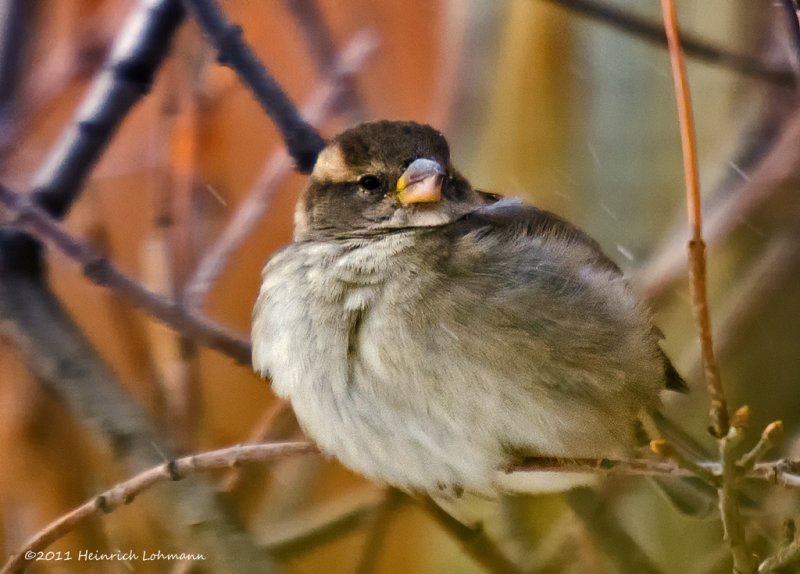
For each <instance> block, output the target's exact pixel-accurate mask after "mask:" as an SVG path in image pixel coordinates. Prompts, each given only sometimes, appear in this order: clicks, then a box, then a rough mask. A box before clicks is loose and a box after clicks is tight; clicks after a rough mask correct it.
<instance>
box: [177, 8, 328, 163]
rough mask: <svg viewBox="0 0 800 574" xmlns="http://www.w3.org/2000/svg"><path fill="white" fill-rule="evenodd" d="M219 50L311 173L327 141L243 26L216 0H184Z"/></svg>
mask: <svg viewBox="0 0 800 574" xmlns="http://www.w3.org/2000/svg"><path fill="white" fill-rule="evenodd" d="M183 2H184V4H185V5H186V6H187V8H189V10H190V11H191V12H192V14H193V15H194V17H195V18H196V20H197V21H198V23H199V24H200V26H201V27H202V28H203V30H204V31H205V33H206V34H207V35H208V36H209V37H210V39H211V41H212V42H213V44H214V46H215V47H216V48H217V51H218V53H219V61H220V63H222V64H225V65H229V66H231V67H232V68H233V69H235V70H236V72H237V74H239V78H240V79H241V80H242V82H244V83H245V84H246V85H247V86H248V87H249V88H250V89H251V90H252V92H253V93H254V94H255V96H256V99H257V100H258V102H259V103H260V104H261V107H262V108H263V109H264V111H266V112H267V114H268V115H269V116H270V117H271V118H272V120H273V121H274V122H275V125H276V126H277V127H278V129H279V130H280V132H281V134H282V135H283V140H284V141H285V142H286V147H287V149H288V150H289V154H290V155H291V156H292V158H294V160H295V163H296V164H297V170H298V171H300V172H301V173H310V172H311V169H312V168H313V167H314V162H315V161H316V160H317V155H319V152H320V151H322V148H323V147H325V141H324V140H323V139H322V136H320V135H319V132H317V130H316V129H314V127H313V126H311V124H309V123H308V122H306V121H305V120H304V119H303V118H302V117H301V116H300V114H299V113H298V112H297V108H295V106H294V104H293V103H292V102H291V100H290V99H289V98H288V96H287V95H286V94H285V93H284V91H283V90H282V89H281V87H280V86H279V85H278V83H277V82H276V81H275V79H274V78H272V76H270V74H269V72H267V70H266V68H265V67H264V65H263V64H262V63H261V62H260V61H259V60H258V58H256V56H255V54H254V53H253V51H252V50H251V49H250V47H249V46H248V45H247V43H246V42H245V41H244V40H243V39H242V29H241V27H239V26H236V25H233V24H230V23H229V22H228V21H227V19H226V18H225V14H224V12H223V11H222V9H221V8H220V7H219V6H218V5H217V3H216V2H215V1H214V0H183Z"/></svg>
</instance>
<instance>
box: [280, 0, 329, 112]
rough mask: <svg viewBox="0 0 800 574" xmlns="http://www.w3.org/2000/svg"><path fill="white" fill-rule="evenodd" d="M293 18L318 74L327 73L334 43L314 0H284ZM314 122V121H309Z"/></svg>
mask: <svg viewBox="0 0 800 574" xmlns="http://www.w3.org/2000/svg"><path fill="white" fill-rule="evenodd" d="M284 4H286V6H287V7H288V8H289V10H290V11H291V13H292V16H294V19H295V20H296V21H297V23H298V24H299V26H300V31H301V32H302V33H303V38H304V39H305V42H306V46H308V49H309V51H310V52H311V57H312V59H313V60H314V64H316V66H317V72H318V73H319V74H322V75H324V74H327V73H328V71H329V70H330V69H331V68H332V67H333V62H334V54H336V51H337V50H336V43H335V42H334V41H333V36H331V32H330V30H329V29H328V27H327V26H326V25H325V21H324V20H323V19H322V14H321V13H320V10H319V5H318V4H317V2H316V0H285V1H284ZM311 123H314V122H311Z"/></svg>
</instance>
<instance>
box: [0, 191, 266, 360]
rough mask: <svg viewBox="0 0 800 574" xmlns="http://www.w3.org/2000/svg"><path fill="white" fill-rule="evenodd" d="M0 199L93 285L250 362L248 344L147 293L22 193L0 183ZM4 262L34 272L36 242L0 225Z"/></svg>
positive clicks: (37, 264) (0, 256) (0, 252)
mask: <svg viewBox="0 0 800 574" xmlns="http://www.w3.org/2000/svg"><path fill="white" fill-rule="evenodd" d="M0 204H3V205H5V206H6V207H7V208H8V209H9V210H10V211H11V212H12V213H14V214H15V215H16V216H17V218H18V220H19V222H20V224H21V225H22V226H24V227H25V228H26V230H27V231H30V232H31V233H33V234H35V235H36V236H37V237H39V238H41V239H43V240H44V241H47V242H48V243H51V244H53V245H55V246H56V247H58V249H60V250H61V251H62V252H64V254H65V255H67V256H68V257H69V258H70V259H73V260H74V261H76V262H78V263H79V264H80V265H81V266H82V267H83V270H84V272H85V273H86V276H87V277H88V278H89V279H91V280H92V281H93V282H95V283H97V284H98V285H106V286H108V287H111V288H112V289H114V290H115V291H116V292H117V293H119V294H120V295H122V296H123V297H125V298H126V299H128V300H129V301H130V302H131V303H132V304H134V305H136V306H137V307H141V308H142V309H144V310H145V311H146V312H147V313H149V314H150V315H152V316H153V317H155V318H157V319H159V320H161V321H163V322H164V323H166V324H167V325H169V326H170V327H172V328H174V329H175V330H176V331H178V332H180V333H182V334H184V335H186V336H187V337H189V338H191V339H195V340H197V341H198V342H199V343H202V344H204V345H206V346H208V347H211V348H213V349H217V350H219V351H221V352H223V353H225V354H226V355H228V356H230V357H233V358H234V359H236V360H237V361H240V362H242V363H247V362H249V361H250V343H249V342H248V341H247V339H244V338H242V337H239V336H237V335H235V334H233V333H230V332H228V331H227V330H226V329H224V328H223V327H221V326H220V325H217V324H216V323H215V322H213V321H211V320H209V319H207V318H205V317H201V316H198V315H194V314H193V313H190V312H189V311H187V310H186V309H184V308H183V307H182V306H181V305H180V304H179V303H178V302H177V301H175V300H173V299H170V298H168V297H165V296H163V295H159V294H157V293H153V292H152V291H149V290H148V289H146V288H145V287H143V286H142V285H141V284H140V283H138V282H137V281H135V280H133V279H132V278H130V277H128V276H127V275H125V274H124V273H122V272H121V271H119V270H118V269H117V268H116V267H114V266H113V265H112V264H111V263H110V262H109V261H108V260H107V259H106V258H104V257H102V256H101V255H100V254H99V253H97V252H96V251H95V250H94V249H92V248H91V247H90V246H89V245H87V244H85V243H83V242H81V241H79V240H77V239H75V238H74V237H72V236H71V235H69V234H68V233H67V232H66V231H64V229H63V228H62V227H61V226H60V225H59V224H58V222H56V221H55V220H54V219H53V218H51V217H50V216H48V215H47V213H46V212H45V211H44V210H43V209H42V208H40V207H38V206H36V205H34V204H33V203H32V202H31V201H30V199H29V198H28V197H27V196H23V195H20V194H18V193H15V192H13V191H11V190H10V189H8V188H6V187H4V186H2V185H0ZM3 258H5V260H6V261H7V263H8V265H9V266H13V267H15V268H22V267H25V268H28V269H29V270H32V271H36V270H38V269H39V267H40V265H42V262H41V261H40V251H39V247H38V243H36V242H35V240H33V239H32V238H30V237H28V236H26V235H25V234H23V233H21V232H20V231H18V230H13V229H6V230H3V233H2V234H0V260H2V259H3Z"/></svg>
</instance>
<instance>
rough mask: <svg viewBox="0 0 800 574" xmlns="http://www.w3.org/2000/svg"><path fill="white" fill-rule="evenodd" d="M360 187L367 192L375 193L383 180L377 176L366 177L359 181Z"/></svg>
mask: <svg viewBox="0 0 800 574" xmlns="http://www.w3.org/2000/svg"><path fill="white" fill-rule="evenodd" d="M358 185H360V186H361V188H362V189H365V190H367V191H375V190H376V189H378V188H379V187H380V186H381V180H380V178H379V177H378V176H376V175H364V176H361V178H360V179H359V180H358Z"/></svg>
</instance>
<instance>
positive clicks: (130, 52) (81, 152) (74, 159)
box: [34, 0, 184, 218]
mask: <svg viewBox="0 0 800 574" xmlns="http://www.w3.org/2000/svg"><path fill="white" fill-rule="evenodd" d="M183 16H184V12H183V8H182V6H181V3H180V0H157V1H150V2H139V3H138V4H137V6H136V7H135V8H134V9H133V11H132V12H131V14H130V16H129V17H128V19H127V21H126V22H125V25H124V26H123V29H122V31H121V32H120V34H119V36H118V39H117V40H116V42H115V44H114V48H113V49H112V51H111V55H110V57H109V59H108V61H107V62H106V64H105V69H104V71H103V72H102V73H101V74H100V76H99V77H98V78H97V79H96V80H95V82H94V84H93V85H92V87H91V89H90V90H89V94H88V95H87V97H86V99H85V100H84V102H83V104H82V105H81V107H80V108H79V109H78V112H77V114H76V116H75V119H74V120H73V121H72V122H71V124H70V126H69V127H68V128H67V131H66V132H65V133H64V134H63V136H62V137H61V139H60V140H59V142H58V143H57V145H56V147H55V149H54V150H53V151H52V152H51V154H50V157H49V158H48V160H47V162H46V163H45V166H44V167H43V168H42V169H41V171H40V172H39V173H38V174H37V176H36V182H35V192H34V201H35V202H36V203H37V204H39V205H41V206H43V207H44V208H45V209H46V210H47V212H48V213H50V214H51V215H53V216H55V217H58V218H61V217H63V216H64V215H65V214H66V212H67V211H68V210H69V207H70V205H71V204H72V203H73V202H74V201H75V199H76V198H77V197H78V194H79V193H80V190H81V186H82V185H83V182H84V181H85V179H86V176H87V175H88V173H89V171H90V170H91V168H92V167H93V166H94V164H95V163H96V162H97V160H98V158H99V157H100V153H101V152H102V151H103V149H104V148H105V146H106V144H108V142H109V140H110V139H111V137H112V136H113V135H114V133H115V132H116V130H117V128H118V127H119V126H120V124H121V123H122V120H123V119H124V118H125V117H126V116H127V114H128V112H129V111H130V109H131V108H132V107H133V106H134V105H135V104H136V103H138V102H139V100H140V99H141V98H142V97H143V96H144V95H145V94H147V92H148V91H149V90H150V86H151V84H152V82H153V77H154V75H155V72H156V70H157V69H158V67H159V65H160V64H161V62H162V61H163V60H164V58H165V56H166V55H167V52H168V50H169V47H170V42H171V40H172V37H173V36H174V34H175V31H176V30H177V29H178V26H179V25H180V24H181V22H182V21H183Z"/></svg>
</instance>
